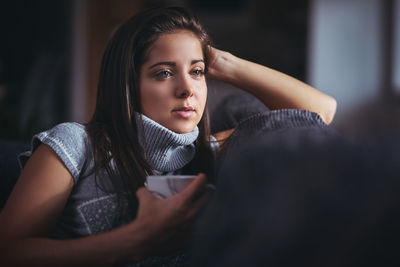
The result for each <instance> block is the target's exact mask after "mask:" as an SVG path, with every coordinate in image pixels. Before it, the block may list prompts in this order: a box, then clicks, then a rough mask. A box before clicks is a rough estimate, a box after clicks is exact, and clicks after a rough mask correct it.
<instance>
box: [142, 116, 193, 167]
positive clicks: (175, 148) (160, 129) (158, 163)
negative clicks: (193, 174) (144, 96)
mask: <svg viewBox="0 0 400 267" xmlns="http://www.w3.org/2000/svg"><path fill="white" fill-rule="evenodd" d="M135 115H136V122H137V124H138V125H139V127H138V128H139V143H140V145H141V146H142V148H143V150H144V151H145V154H146V159H147V161H148V162H149V163H150V166H151V167H152V168H153V169H154V170H156V171H160V172H170V171H174V170H177V169H180V168H182V167H183V166H185V165H186V164H188V163H189V162H190V161H191V160H192V159H193V158H194V156H195V153H196V148H195V145H194V141H196V139H197V136H198V135H199V129H198V127H197V126H196V127H195V128H194V129H193V131H191V132H190V133H185V134H178V133H175V132H173V131H171V130H169V129H167V128H166V127H164V126H162V125H161V124H159V123H157V122H155V121H153V120H152V119H150V118H148V117H146V116H145V115H143V114H139V113H136V114H135ZM140 125H142V126H143V127H140Z"/></svg>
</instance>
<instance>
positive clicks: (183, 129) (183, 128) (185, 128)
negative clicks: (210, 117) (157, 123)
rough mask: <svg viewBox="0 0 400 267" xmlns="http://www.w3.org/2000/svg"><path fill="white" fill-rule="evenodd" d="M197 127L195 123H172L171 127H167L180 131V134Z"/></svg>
mask: <svg viewBox="0 0 400 267" xmlns="http://www.w3.org/2000/svg"><path fill="white" fill-rule="evenodd" d="M195 127H196V125H194V124H187V125H171V127H167V128H168V129H170V130H171V131H173V132H175V133H178V134H185V133H190V132H192V131H193V129H194V128H195Z"/></svg>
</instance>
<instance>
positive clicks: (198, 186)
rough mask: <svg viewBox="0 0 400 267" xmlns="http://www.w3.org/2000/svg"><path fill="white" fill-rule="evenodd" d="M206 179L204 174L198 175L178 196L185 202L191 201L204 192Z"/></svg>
mask: <svg viewBox="0 0 400 267" xmlns="http://www.w3.org/2000/svg"><path fill="white" fill-rule="evenodd" d="M206 181H207V177H206V175H205V174H204V173H200V174H199V175H197V176H196V178H195V179H194V180H193V181H192V182H191V183H190V184H189V185H188V186H187V187H186V188H185V189H184V190H183V191H182V192H180V193H179V194H178V195H179V197H182V198H183V199H185V200H188V201H192V200H193V199H195V198H196V197H197V196H198V195H199V194H200V193H202V192H203V191H204V188H205V185H206Z"/></svg>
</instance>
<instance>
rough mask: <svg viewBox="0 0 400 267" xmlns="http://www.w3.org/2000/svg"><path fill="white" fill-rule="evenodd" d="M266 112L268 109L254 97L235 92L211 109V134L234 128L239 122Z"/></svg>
mask: <svg viewBox="0 0 400 267" xmlns="http://www.w3.org/2000/svg"><path fill="white" fill-rule="evenodd" d="M266 111H268V108H267V107H266V106H265V105H264V104H263V103H262V102H260V100H258V99H257V98H255V97H254V96H252V95H250V94H247V93H244V92H235V93H233V94H230V95H228V96H226V97H225V98H223V99H222V100H221V101H220V102H219V103H218V104H217V105H216V107H215V108H214V109H213V112H212V113H211V114H210V118H211V120H210V127H211V132H212V133H217V132H221V131H224V130H228V129H232V128H235V127H236V126H237V125H238V124H239V122H240V121H242V120H244V119H247V118H248V117H250V116H252V115H254V114H258V113H262V112H266Z"/></svg>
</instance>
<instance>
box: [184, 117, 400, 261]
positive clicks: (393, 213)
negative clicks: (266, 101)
mask: <svg viewBox="0 0 400 267" xmlns="http://www.w3.org/2000/svg"><path fill="white" fill-rule="evenodd" d="M277 113H278V114H279V113H280V111H279V112H277ZM305 115H307V114H306V113H297V114H295V113H293V112H292V111H286V114H280V115H276V114H275V115H274V112H268V113H265V114H263V115H256V116H253V117H251V118H249V119H248V120H245V121H242V122H241V123H239V126H238V128H237V130H235V132H234V134H233V136H232V139H231V140H230V141H229V145H228V148H227V150H226V153H225V156H224V158H223V159H222V160H221V162H220V164H221V165H220V171H219V174H218V177H217V179H218V183H217V191H216V192H215V194H214V195H213V197H212V199H211V200H210V202H209V203H208V205H207V207H206V209H205V210H204V213H203V214H202V215H201V216H200V218H199V221H198V224H197V227H196V228H195V231H194V232H195V234H194V238H193V247H192V250H191V252H192V253H191V260H192V266H399V264H400V259H399V258H398V256H397V254H398V248H399V246H398V239H399V238H400V231H399V230H398V225H399V223H400V194H399V193H398V192H400V179H399V173H400V139H399V138H395V139H393V138H392V139H390V138H388V139H375V138H372V139H368V138H365V139H363V140H360V139H358V140H354V139H350V138H348V137H345V136H343V135H341V134H339V133H337V132H335V131H334V130H332V129H331V128H329V127H325V126H323V124H322V123H321V122H320V120H319V119H318V117H317V116H314V117H313V116H308V115H307V116H305ZM293 118H295V120H293Z"/></svg>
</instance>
